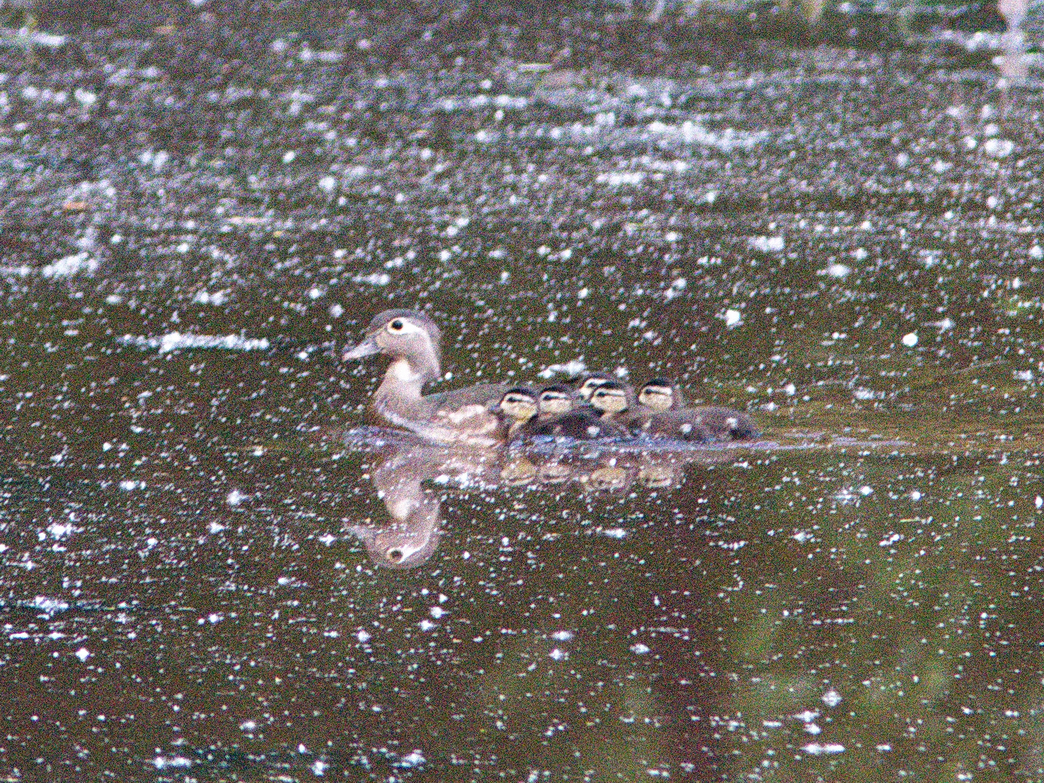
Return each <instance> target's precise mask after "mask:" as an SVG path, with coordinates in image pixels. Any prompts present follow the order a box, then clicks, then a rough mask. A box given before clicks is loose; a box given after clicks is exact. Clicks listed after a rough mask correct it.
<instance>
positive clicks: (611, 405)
mask: <svg viewBox="0 0 1044 783" xmlns="http://www.w3.org/2000/svg"><path fill="white" fill-rule="evenodd" d="M591 405H592V406H593V407H594V409H595V410H596V411H598V412H599V413H600V414H601V415H602V416H606V417H612V416H615V415H617V414H618V413H622V412H623V411H625V410H627V409H628V408H629V407H631V400H630V395H629V394H628V393H627V387H625V386H624V385H623V384H622V383H618V382H617V381H607V382H606V383H603V384H602V385H600V386H597V387H596V388H595V389H594V391H593V392H592V394H591Z"/></svg>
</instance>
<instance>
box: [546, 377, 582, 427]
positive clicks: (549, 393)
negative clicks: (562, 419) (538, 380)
mask: <svg viewBox="0 0 1044 783" xmlns="http://www.w3.org/2000/svg"><path fill="white" fill-rule="evenodd" d="M577 401H578V399H577V393H576V392H575V391H573V390H572V389H570V388H569V387H568V386H566V385H565V384H561V383H558V384H554V385H552V386H545V387H544V388H543V389H541V390H540V396H539V397H538V398H537V402H538V404H539V408H540V412H539V418H540V419H541V420H543V421H546V420H547V419H550V418H553V417H555V416H561V415H562V414H563V413H569V411H571V410H573V408H575V407H576V404H577ZM581 401H582V398H581Z"/></svg>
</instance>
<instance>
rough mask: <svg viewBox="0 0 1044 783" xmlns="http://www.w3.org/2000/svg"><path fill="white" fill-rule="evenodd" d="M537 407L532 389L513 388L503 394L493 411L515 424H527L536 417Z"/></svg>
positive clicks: (523, 387)
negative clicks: (498, 412) (513, 421)
mask: <svg viewBox="0 0 1044 783" xmlns="http://www.w3.org/2000/svg"><path fill="white" fill-rule="evenodd" d="M537 405H538V404H537V396H536V394H535V393H534V392H533V390H532V389H528V388H526V387H525V386H513V387H512V388H510V389H508V390H507V391H506V392H504V396H503V397H501V398H500V402H498V403H497V404H496V405H495V406H494V410H497V411H500V412H501V413H503V414H504V415H505V416H506V417H508V418H509V419H514V420H515V421H517V422H527V421H529V420H530V419H532V418H533V417H534V416H536V415H537Z"/></svg>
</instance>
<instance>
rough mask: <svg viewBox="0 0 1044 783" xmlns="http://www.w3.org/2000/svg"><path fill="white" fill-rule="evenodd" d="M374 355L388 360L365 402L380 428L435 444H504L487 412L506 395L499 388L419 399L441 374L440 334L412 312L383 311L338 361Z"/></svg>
mask: <svg viewBox="0 0 1044 783" xmlns="http://www.w3.org/2000/svg"><path fill="white" fill-rule="evenodd" d="M376 353H383V354H386V355H388V356H391V357H392V363H391V365H389V367H388V369H387V371H386V372H385V373H384V378H383V379H382V380H381V384H380V386H378V387H377V391H376V392H374V395H373V399H372V400H371V401H370V410H371V412H372V413H373V414H374V415H375V416H376V417H377V418H378V419H379V420H380V421H381V422H382V423H385V424H391V425H392V426H395V427H403V428H405V429H408V430H410V431H412V432H415V433H417V434H418V435H420V436H421V437H422V438H425V439H426V440H431V441H434V442H436V443H443V444H449V443H464V444H470V445H476V446H492V445H496V444H497V443H499V442H501V441H502V439H503V423H502V420H501V417H500V416H499V415H497V414H496V413H495V412H494V411H492V410H490V406H491V404H492V403H493V402H495V401H496V400H497V399H499V398H500V397H502V396H503V394H504V392H505V391H506V390H507V386H506V385H504V384H488V383H486V384H478V385H476V386H469V387H467V388H465V389H456V390H454V391H449V392H443V393H441V394H431V395H427V396H422V395H421V391H422V390H423V388H424V386H425V385H426V384H428V383H430V382H432V381H435V380H437V379H438V378H439V377H440V376H441V374H442V331H441V330H440V329H439V327H438V326H436V324H435V322H434V321H432V320H431V319H430V318H429V317H428V316H427V315H425V314H424V313H421V312H418V311H416V310H385V311H384V312H383V313H379V314H377V315H376V316H375V317H374V318H373V320H372V321H370V325H369V326H368V327H367V328H366V335H365V337H364V339H363V341H362V342H360V343H359V344H358V345H356V346H355V347H354V348H351V349H349V350H347V351H345V352H344V354H343V355H342V357H341V358H342V359H344V360H345V361H349V360H352V359H361V358H363V357H366V356H371V355H373V354H376Z"/></svg>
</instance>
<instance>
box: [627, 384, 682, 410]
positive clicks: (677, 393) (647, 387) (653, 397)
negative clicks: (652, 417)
mask: <svg viewBox="0 0 1044 783" xmlns="http://www.w3.org/2000/svg"><path fill="white" fill-rule="evenodd" d="M637 398H638V404H639V405H644V406H645V407H646V408H650V409H651V410H653V411H655V412H656V413H663V412H664V411H669V410H677V409H679V408H684V407H685V397H684V395H683V394H682V392H681V389H679V388H678V387H677V386H675V385H674V384H673V383H671V382H670V381H668V380H666V379H664V378H653V379H652V380H649V381H646V382H645V383H643V384H642V385H641V386H640V387H639V388H638V395H637Z"/></svg>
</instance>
